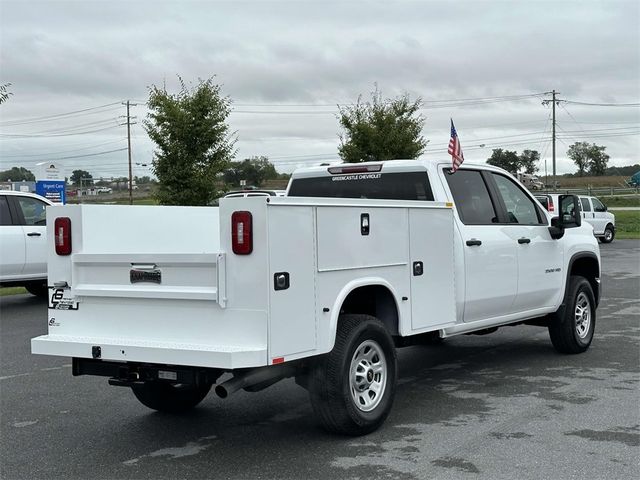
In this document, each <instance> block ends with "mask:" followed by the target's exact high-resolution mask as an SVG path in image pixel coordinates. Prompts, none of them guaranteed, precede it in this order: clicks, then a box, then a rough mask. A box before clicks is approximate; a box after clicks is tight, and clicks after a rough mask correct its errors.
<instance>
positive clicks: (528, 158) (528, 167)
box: [518, 150, 540, 174]
mask: <svg viewBox="0 0 640 480" xmlns="http://www.w3.org/2000/svg"><path fill="white" fill-rule="evenodd" d="M539 161H540V152H538V151H537V150H524V151H523V152H522V153H521V154H520V155H519V156H518V164H519V165H518V166H519V169H522V170H524V173H530V174H534V173H536V172H537V171H538V170H539V167H538V162H539Z"/></svg>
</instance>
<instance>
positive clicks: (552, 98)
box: [542, 90, 560, 192]
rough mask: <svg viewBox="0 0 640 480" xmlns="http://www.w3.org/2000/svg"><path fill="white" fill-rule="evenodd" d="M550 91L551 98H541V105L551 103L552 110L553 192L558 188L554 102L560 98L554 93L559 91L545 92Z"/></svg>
mask: <svg viewBox="0 0 640 480" xmlns="http://www.w3.org/2000/svg"><path fill="white" fill-rule="evenodd" d="M549 93H551V100H543V101H542V104H543V105H548V104H549V103H551V112H552V122H551V123H552V134H551V159H552V161H553V191H554V192H555V191H556V190H557V189H558V185H557V182H556V104H557V103H558V102H560V100H556V95H558V94H559V93H560V92H556V91H555V90H552V91H551V92H547V94H549Z"/></svg>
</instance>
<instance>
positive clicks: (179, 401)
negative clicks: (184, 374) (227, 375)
mask: <svg viewBox="0 0 640 480" xmlns="http://www.w3.org/2000/svg"><path fill="white" fill-rule="evenodd" d="M131 390H132V391H133V394H134V395H135V396H136V398H137V399H138V400H139V401H140V403H142V404H143V405H144V406H145V407H149V408H151V409H152V410H158V411H159V412H165V413H182V412H186V411H187V410H191V409H192V408H194V407H195V406H196V405H198V404H199V403H200V402H201V401H202V400H204V397H206V396H207V394H208V393H209V390H211V384H210V383H206V384H204V385H200V386H195V385H174V384H171V383H166V382H160V381H152V382H145V383H144V384H143V385H134V386H132V387H131Z"/></svg>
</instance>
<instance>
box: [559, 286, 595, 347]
mask: <svg viewBox="0 0 640 480" xmlns="http://www.w3.org/2000/svg"><path fill="white" fill-rule="evenodd" d="M571 282H572V284H571V301H570V302H569V303H568V305H569V307H570V308H567V310H566V312H565V318H564V321H565V328H570V329H571V332H572V334H573V339H574V341H575V343H576V344H577V345H578V346H579V347H580V348H581V349H586V348H588V347H589V345H590V344H591V341H592V340H593V334H594V332H595V327H596V308H595V305H596V302H595V297H594V295H593V289H592V288H591V285H590V284H589V282H588V281H587V280H586V279H585V278H583V277H571ZM581 292H584V293H585V294H586V296H587V301H588V302H589V307H590V313H591V321H590V323H589V333H588V335H587V336H586V337H585V338H580V336H579V335H578V332H577V331H576V325H575V318H574V315H575V311H576V303H577V301H578V295H580V293H581Z"/></svg>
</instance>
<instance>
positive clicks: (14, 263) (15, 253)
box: [0, 195, 25, 280]
mask: <svg viewBox="0 0 640 480" xmlns="http://www.w3.org/2000/svg"><path fill="white" fill-rule="evenodd" d="M10 200H11V197H10V196H8V195H0V249H1V250H2V255H0V278H1V279H2V280H10V279H12V278H16V277H18V276H20V275H22V270H23V269H24V260H25V237H24V232H23V231H22V226H20V224H19V223H18V222H17V213H16V212H15V210H14V209H13V202H10Z"/></svg>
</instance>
